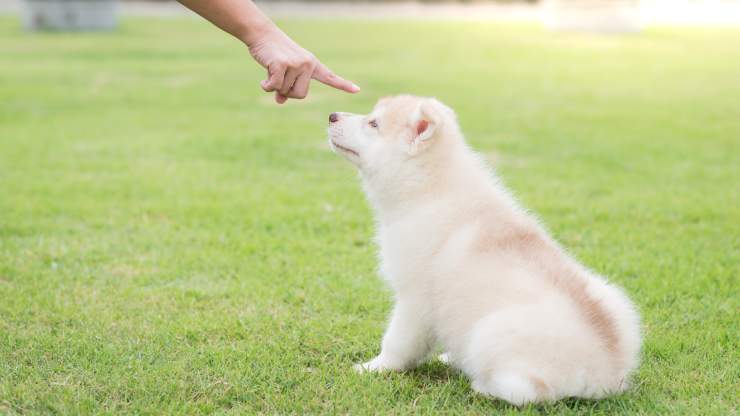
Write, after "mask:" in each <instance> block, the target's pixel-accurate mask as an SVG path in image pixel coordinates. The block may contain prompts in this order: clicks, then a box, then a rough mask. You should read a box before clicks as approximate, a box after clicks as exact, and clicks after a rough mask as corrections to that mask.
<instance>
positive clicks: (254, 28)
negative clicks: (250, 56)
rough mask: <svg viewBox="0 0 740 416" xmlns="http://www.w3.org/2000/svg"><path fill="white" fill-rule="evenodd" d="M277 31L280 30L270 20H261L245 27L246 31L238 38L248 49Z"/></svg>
mask: <svg viewBox="0 0 740 416" xmlns="http://www.w3.org/2000/svg"><path fill="white" fill-rule="evenodd" d="M277 30H279V29H278V28H277V26H275V24H274V23H272V21H270V20H269V19H260V20H259V21H256V22H251V23H250V24H248V25H245V27H244V29H243V30H242V31H241V33H240V34H239V36H237V37H238V38H239V40H241V41H242V42H243V43H244V44H245V45H247V47H250V46H252V45H254V44H255V43H256V42H258V41H259V39H262V38H264V37H265V36H267V35H268V34H269V33H273V32H275V31H277Z"/></svg>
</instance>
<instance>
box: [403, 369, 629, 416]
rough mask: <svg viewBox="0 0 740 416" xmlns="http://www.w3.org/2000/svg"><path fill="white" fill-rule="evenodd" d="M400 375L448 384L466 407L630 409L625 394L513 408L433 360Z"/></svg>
mask: <svg viewBox="0 0 740 416" xmlns="http://www.w3.org/2000/svg"><path fill="white" fill-rule="evenodd" d="M404 374H405V377H407V378H409V379H411V381H412V383H413V384H414V386H415V387H417V388H419V389H420V390H426V389H429V388H435V387H436V388H439V387H444V386H449V389H447V390H448V394H449V396H448V399H452V400H459V401H464V402H466V403H467V404H468V405H469V406H472V407H475V408H479V409H480V408H490V409H495V410H497V411H506V412H514V413H517V412H518V411H522V412H523V413H525V414H550V413H553V412H556V413H559V412H566V413H576V414H581V413H584V412H585V413H588V414H591V413H593V412H596V413H599V414H601V413H604V414H610V413H612V412H616V411H627V410H630V408H631V406H629V405H628V403H629V400H628V396H629V393H627V394H621V395H617V396H612V397H608V398H605V399H601V400H590V399H580V398H567V399H563V400H559V401H557V402H554V403H541V404H530V405H527V406H523V407H516V406H514V405H511V404H509V403H507V402H505V401H503V400H500V399H495V398H492V397H487V396H484V395H481V394H478V393H476V392H474V391H473V389H472V388H471V387H470V381H469V380H468V378H467V376H465V374H463V373H462V372H460V371H459V370H456V369H454V368H452V367H450V366H448V365H445V364H443V363H441V362H439V361H436V360H434V361H430V362H428V363H424V364H422V365H420V366H419V367H417V368H415V369H413V370H409V371H407V372H405V373H404Z"/></svg>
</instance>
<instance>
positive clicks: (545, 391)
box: [529, 376, 550, 397]
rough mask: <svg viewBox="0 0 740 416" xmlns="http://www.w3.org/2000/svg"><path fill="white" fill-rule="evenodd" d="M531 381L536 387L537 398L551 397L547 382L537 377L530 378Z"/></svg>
mask: <svg viewBox="0 0 740 416" xmlns="http://www.w3.org/2000/svg"><path fill="white" fill-rule="evenodd" d="M529 381H530V382H531V383H532V385H533V386H534V390H535V391H536V392H537V396H539V397H549V396H550V388H549V387H547V384H545V381H544V380H542V379H541V378H539V377H537V376H530V377H529Z"/></svg>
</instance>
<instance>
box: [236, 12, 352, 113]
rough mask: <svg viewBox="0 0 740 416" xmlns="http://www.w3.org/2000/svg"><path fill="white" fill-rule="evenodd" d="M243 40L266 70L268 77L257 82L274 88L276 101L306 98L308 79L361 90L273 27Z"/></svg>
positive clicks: (264, 86) (341, 87)
mask: <svg viewBox="0 0 740 416" xmlns="http://www.w3.org/2000/svg"><path fill="white" fill-rule="evenodd" d="M246 43H247V47H248V48H249V53H250V54H252V57H254V59H255V60H256V61H257V62H258V63H259V64H260V65H262V66H263V67H265V69H267V79H265V80H264V81H262V82H261V83H260V85H261V86H262V89H263V90H265V92H273V91H274V92H275V101H276V102H277V103H278V104H282V103H284V102H285V101H287V100H288V98H297V99H302V98H306V96H307V95H308V88H309V84H310V82H311V79H315V80H316V81H319V82H321V83H323V84H326V85H328V86H330V87H334V88H336V89H339V90H342V91H346V92H350V93H356V92H358V91H360V87H358V86H357V85H355V84H354V83H352V82H351V81H348V80H346V79H344V78H342V77H340V76H338V75H336V74H334V73H333V72H331V70H329V68H327V67H326V66H325V65H324V64H322V63H321V62H319V60H318V59H317V58H316V57H315V56H314V55H313V54H312V53H311V52H309V51H307V50H305V49H303V48H302V47H300V46H299V45H298V44H297V43H295V42H294V41H293V39H291V38H290V37H288V35H286V34H285V33H283V32H282V31H281V30H280V29H278V28H277V27H275V26H271V27H269V28H267V29H264V30H260V31H258V32H257V33H256V34H255V35H254V36H252V37H251V39H248V40H247V42H246Z"/></svg>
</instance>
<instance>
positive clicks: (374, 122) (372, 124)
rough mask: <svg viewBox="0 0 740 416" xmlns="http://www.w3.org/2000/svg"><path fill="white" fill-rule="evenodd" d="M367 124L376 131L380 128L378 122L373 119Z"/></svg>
mask: <svg viewBox="0 0 740 416" xmlns="http://www.w3.org/2000/svg"><path fill="white" fill-rule="evenodd" d="M367 124H368V125H369V126H370V127H372V128H374V129H377V128H378V120H375V119H372V120H370V121H369V122H368V123H367Z"/></svg>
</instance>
